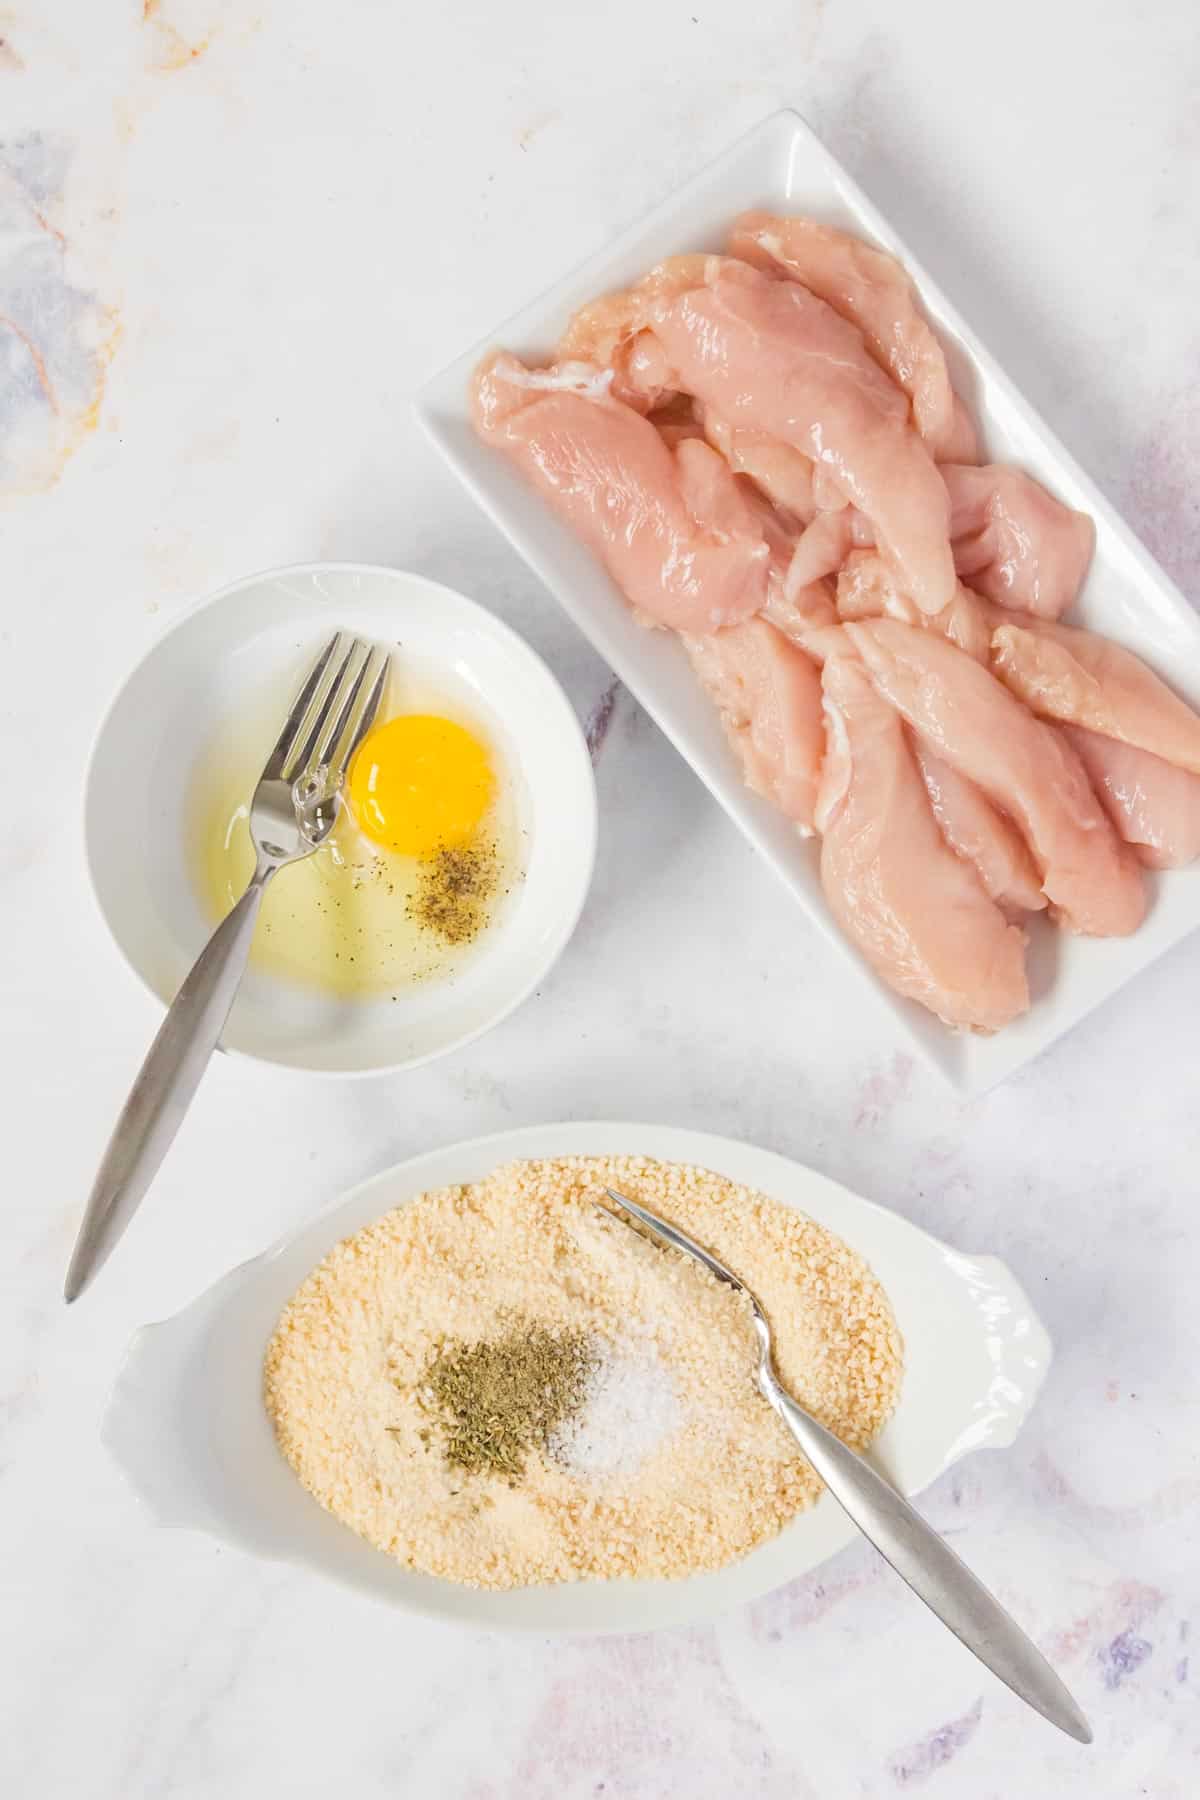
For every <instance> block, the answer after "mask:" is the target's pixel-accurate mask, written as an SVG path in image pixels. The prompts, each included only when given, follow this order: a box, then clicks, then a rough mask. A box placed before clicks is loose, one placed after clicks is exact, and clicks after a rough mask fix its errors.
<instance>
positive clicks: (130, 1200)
mask: <svg viewBox="0 0 1200 1800" xmlns="http://www.w3.org/2000/svg"><path fill="white" fill-rule="evenodd" d="M390 666H391V659H390V658H389V657H387V656H385V655H384V654H383V652H382V651H379V650H375V649H373V648H372V647H371V646H370V645H369V644H366V643H364V642H363V641H362V640H361V639H359V638H351V637H347V636H345V635H343V633H341V632H335V634H334V636H333V637H332V638H330V640H329V642H328V643H327V644H326V646H325V648H324V650H323V651H322V652H321V654H320V656H319V657H318V658H317V660H316V662H315V663H314V664H313V667H312V669H311V670H310V672H309V674H308V677H307V679H306V681H305V682H304V685H303V687H302V688H301V689H300V692H299V693H298V694H297V695H296V698H295V700H294V702H293V703H292V708H291V711H290V712H289V713H288V716H287V720H286V722H285V724H284V727H283V730H282V731H281V732H280V734H279V741H278V743H277V744H276V745H275V748H274V749H273V750H272V752H271V754H270V756H269V757H268V758H267V764H266V767H265V768H264V769H263V772H262V774H261V775H260V777H259V780H258V785H257V787H256V788H255V790H254V795H253V798H252V800H251V802H250V836H251V838H252V840H253V843H254V850H255V857H256V861H255V867H254V874H253V875H252V876H251V878H250V885H249V887H248V888H247V889H246V891H245V893H244V894H243V895H242V897H241V899H240V900H239V901H238V902H237V904H236V906H235V907H234V908H233V910H232V912H230V913H229V914H228V916H227V917H226V918H224V919H223V920H222V921H221V923H220V924H219V925H218V926H217V929H216V930H215V931H214V932H213V934H212V936H211V938H209V940H208V943H207V944H206V945H205V947H204V949H203V950H202V951H201V952H200V955H199V957H198V959H197V961H196V962H195V963H194V965H193V967H192V970H191V973H190V974H189V975H188V977H187V979H186V980H185V982H184V984H183V986H182V987H181V988H180V990H179V992H178V994H176V996H175V998H174V1000H173V1001H172V1003H171V1006H170V1009H169V1011H168V1013H167V1016H166V1018H165V1019H164V1020H163V1022H162V1025H161V1026H160V1028H159V1032H158V1036H157V1037H156V1038H155V1040H154V1042H153V1044H151V1046H150V1051H149V1054H148V1055H147V1057H146V1060H145V1062H144V1063H143V1064H142V1067H141V1071H140V1073H139V1075H138V1077H137V1080H136V1081H135V1082H134V1084H133V1088H132V1090H131V1091H130V1095H129V1098H128V1100H127V1101H126V1102H125V1106H124V1109H123V1111H122V1113H121V1116H120V1118H119V1119H118V1120H117V1126H116V1130H115V1131H114V1132H113V1135H112V1139H111V1141H110V1143H109V1146H108V1149H107V1151H106V1152H105V1155H104V1161H103V1162H102V1163H101V1165H100V1171H99V1173H98V1174H97V1176H96V1180H95V1184H94V1185H93V1187H92V1192H91V1195H90V1197H89V1199H88V1203H87V1210H86V1212H85V1213H84V1216H83V1224H82V1225H81V1226H80V1229H79V1236H78V1238H77V1240H76V1243H75V1249H74V1252H73V1254H72V1256H71V1265H70V1268H69V1269H68V1270H67V1280H66V1285H65V1287H64V1289H63V1293H64V1297H65V1298H66V1299H67V1300H68V1301H71V1300H74V1299H76V1298H77V1297H78V1296H79V1295H80V1294H81V1293H82V1292H83V1290H84V1288H85V1287H86V1286H87V1285H88V1283H89V1282H90V1281H91V1280H92V1278H93V1277H94V1276H95V1274H96V1273H97V1271H98V1270H99V1269H100V1267H101V1266H102V1264H103V1263H104V1262H105V1261H106V1259H107V1258H108V1256H109V1254H110V1252H111V1251H112V1248H113V1246H114V1245H115V1244H116V1242H117V1240H118V1238H119V1237H120V1236H121V1233H122V1232H123V1231H124V1229H125V1227H126V1225H128V1223H129V1221H130V1219H131V1218H132V1217H133V1214H134V1212H135V1210H136V1208H137V1206H138V1204H139V1202H140V1201H141V1200H142V1198H143V1196H144V1195H145V1193H146V1190H147V1189H148V1188H149V1186H150V1183H151V1182H152V1181H153V1179H154V1177H155V1175H156V1174H157V1173H158V1169H159V1165H160V1164H161V1162H162V1159H163V1157H164V1156H165V1155H166V1153H167V1151H168V1149H169V1148H170V1146H171V1142H172V1140H173V1139H174V1137H175V1133H176V1132H177V1131H178V1130H179V1127H180V1125H181V1124H182V1123H183V1117H184V1114H185V1113H186V1111H187V1109H188V1107H189V1105H190V1104H191V1100H192V1096H193V1094H194V1093H195V1092H196V1089H197V1087H198V1086H199V1085H200V1078H201V1076H202V1075H203V1074H204V1071H205V1069H206V1068H207V1066H208V1062H209V1058H210V1057H211V1056H212V1053H213V1051H214V1050H215V1049H216V1048H217V1045H218V1043H219V1041H220V1037H221V1033H222V1031H223V1030H224V1029H225V1022H226V1020H227V1019H228V1017H229V1012H230V1008H231V1007H232V1005H233V1001H234V996H235V994H236V993H237V990H238V984H239V982H240V981H241V979H242V975H243V974H244V972H245V968H246V959H247V957H248V956H249V954H250V942H251V939H252V938H253V936H254V927H255V924H256V922H257V919H258V914H259V909H260V907H261V906H262V899H263V894H264V893H265V892H266V888H267V884H268V882H269V881H271V880H272V879H273V877H274V876H275V875H276V874H277V873H278V871H279V870H280V869H284V868H286V867H287V866H288V864H289V863H294V862H299V861H300V859H301V858H302V857H305V856H311V855H312V853H313V851H314V850H316V849H318V848H319V847H320V845H321V844H323V843H324V842H325V839H326V838H327V837H328V836H329V833H330V832H331V831H332V830H333V825H334V821H335V819H336V818H337V812H338V806H339V804H340V800H341V790H342V783H343V782H344V780H345V777H346V771H347V770H348V769H349V767H350V761H351V758H352V757H353V755H354V752H355V751H356V750H357V749H358V746H359V744H360V743H361V742H362V740H363V738H364V737H365V736H366V734H367V732H368V731H369V730H370V728H371V724H372V721H373V720H374V718H375V714H376V711H377V709H378V707H379V701H380V698H381V697H382V694H383V691H384V688H385V687H386V685H387V678H388V671H389V669H390Z"/></svg>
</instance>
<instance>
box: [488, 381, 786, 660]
mask: <svg viewBox="0 0 1200 1800" xmlns="http://www.w3.org/2000/svg"><path fill="white" fill-rule="evenodd" d="M602 383H603V378H602V377H600V376H598V375H597V373H596V371H594V370H589V369H588V368H587V365H570V364H567V365H560V366H558V367H556V368H555V369H551V370H530V369H527V368H525V366H524V365H523V364H522V363H520V362H519V361H518V360H517V359H516V357H513V356H508V355H504V354H501V355H499V356H496V357H494V358H492V359H491V360H490V361H489V362H487V363H485V364H484V366H483V367H482V368H481V369H480V370H479V372H478V374H477V375H476V378H475V386H474V393H473V405H474V414H475V423H476V428H477V430H478V431H479V433H480V435H481V436H482V437H483V438H484V439H485V440H486V441H487V442H489V443H492V444H494V445H495V446H496V448H497V449H500V450H503V451H504V452H505V453H506V454H507V455H509V456H511V457H513V459H514V460H515V461H516V462H517V463H518V464H519V466H520V467H521V469H522V470H523V472H524V474H525V475H526V476H527V478H528V479H529V480H530V481H531V482H532V484H533V485H534V487H536V488H537V489H538V491H539V492H540V493H542V494H543V495H544V496H545V498H546V499H547V500H548V501H549V502H550V503H551V505H552V506H553V508H554V510H555V511H556V512H557V513H558V514H559V515H560V517H561V518H563V519H564V520H565V521H566V523H567V524H569V525H571V526H572V527H573V528H574V530H575V531H576V532H578V534H579V536H580V537H582V538H583V539H584V541H585V542H586V543H587V544H589V545H590V546H591V548H592V549H593V550H594V551H595V552H596V554H597V555H598V556H599V557H600V558H601V560H602V561H603V562H604V564H605V566H606V567H607V569H608V571H609V573H610V574H611V575H612V577H613V579H614V581H615V582H616V583H617V586H618V587H619V588H620V589H621V591H622V592H623V593H624V594H625V595H626V597H627V598H628V600H629V601H630V602H631V604H632V605H633V606H634V607H635V608H636V610H637V611H638V612H639V613H640V614H641V615H642V616H643V617H644V618H646V619H647V620H649V621H651V622H652V623H654V624H658V625H666V626H670V627H672V628H674V629H676V630H681V631H715V630H717V629H719V628H720V627H721V626H724V625H731V624H735V623H736V622H737V621H738V620H740V619H746V618H749V617H750V616H751V615H752V614H754V613H756V612H758V611H760V610H761V608H762V606H763V604H764V602H765V600H766V597H767V578H768V571H769V569H770V564H771V552H770V547H769V545H768V543H767V540H766V537H765V536H764V530H763V522H762V519H761V517H760V516H759V515H758V513H757V512H756V511H755V510H754V509H753V508H752V507H750V506H749V505H748V504H747V502H746V500H745V498H744V496H743V494H742V492H741V490H740V489H739V488H738V486H737V484H736V481H735V479H734V477H733V476H732V475H731V474H730V472H729V469H728V466H727V465H726V464H725V463H724V462H723V461H722V459H721V458H720V457H719V456H718V455H717V454H716V452H715V451H713V450H712V449H711V448H710V447H709V446H708V445H707V444H705V443H702V442H700V441H699V440H695V439H692V440H688V441H686V442H684V443H681V444H679V445H678V446H676V448H675V449H674V450H672V449H670V448H668V446H667V445H666V444H665V443H664V442H663V440H662V438H661V437H660V436H659V434H658V432H657V431H656V430H655V428H654V426H653V425H652V424H650V422H649V421H648V420H647V419H644V418H643V417H642V416H641V415H640V414H639V413H636V412H634V411H633V410H632V409H631V408H629V407H628V406H625V405H624V404H623V403H622V402H620V401H617V400H614V399H612V397H611V395H610V394H608V393H607V391H606V389H605V387H604V386H603V385H602Z"/></svg>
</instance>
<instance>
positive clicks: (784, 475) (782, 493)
mask: <svg viewBox="0 0 1200 1800" xmlns="http://www.w3.org/2000/svg"><path fill="white" fill-rule="evenodd" d="M698 410H699V413H700V415H701V417H702V420H703V424H704V435H705V437H706V438H707V439H708V441H709V443H710V444H711V445H712V447H713V449H714V450H719V451H720V452H721V455H722V456H723V457H724V458H725V461H726V462H727V463H728V464H729V466H730V468H731V469H733V470H734V472H735V473H736V474H738V475H748V476H749V477H750V479H751V481H753V482H754V483H755V485H756V486H757V487H759V488H761V489H762V492H763V493H764V494H765V495H766V497H767V499H768V500H770V501H772V502H773V504H774V505H776V506H782V507H785V508H786V509H787V511H788V512H790V513H791V514H792V517H793V518H794V519H796V520H798V522H799V523H800V524H801V525H807V524H808V522H809V521H810V519H812V518H813V517H814V515H815V514H816V511H817V507H816V502H815V501H814V499H813V465H812V458H811V457H808V456H805V454H804V452H803V451H802V450H794V449H793V448H792V446H791V445H790V444H781V443H780V441H779V439H778V438H773V437H769V436H768V435H767V433H766V432H765V431H755V430H753V429H752V428H751V427H749V426H745V425H731V424H730V423H729V420H728V419H726V418H724V417H723V416H722V415H721V414H720V413H719V412H717V411H716V410H715V408H713V407H711V406H702V407H700V408H699V409H698Z"/></svg>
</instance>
